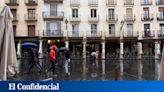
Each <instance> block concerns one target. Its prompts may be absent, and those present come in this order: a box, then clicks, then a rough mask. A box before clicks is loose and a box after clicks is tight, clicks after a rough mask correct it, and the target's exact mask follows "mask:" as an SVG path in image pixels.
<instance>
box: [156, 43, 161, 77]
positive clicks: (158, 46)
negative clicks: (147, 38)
mask: <svg viewBox="0 0 164 92" xmlns="http://www.w3.org/2000/svg"><path fill="white" fill-rule="evenodd" d="M159 55H160V44H159V42H158V41H155V79H159V70H160V69H159V67H160V61H159V60H160V59H159Z"/></svg>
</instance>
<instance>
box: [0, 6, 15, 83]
mask: <svg viewBox="0 0 164 92" xmlns="http://www.w3.org/2000/svg"><path fill="white" fill-rule="evenodd" d="M12 19H13V15H12V13H11V11H10V8H9V7H8V6H5V7H4V8H3V9H2V11H1V13H0V80H6V79H7V76H14V75H15V74H16V70H17V58H16V51H15V43H14V36H13V28H12Z"/></svg>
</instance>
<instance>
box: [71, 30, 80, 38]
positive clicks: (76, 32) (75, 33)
mask: <svg viewBox="0 0 164 92" xmlns="http://www.w3.org/2000/svg"><path fill="white" fill-rule="evenodd" d="M68 37H83V32H81V31H68Z"/></svg>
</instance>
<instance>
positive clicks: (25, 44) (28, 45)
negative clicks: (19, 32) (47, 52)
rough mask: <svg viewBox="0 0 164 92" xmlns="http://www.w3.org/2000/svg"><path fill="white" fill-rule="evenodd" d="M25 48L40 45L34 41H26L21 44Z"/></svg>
mask: <svg viewBox="0 0 164 92" xmlns="http://www.w3.org/2000/svg"><path fill="white" fill-rule="evenodd" d="M21 46H22V47H23V48H38V45H37V44H35V43H32V42H26V43H23V44H22V45H21Z"/></svg>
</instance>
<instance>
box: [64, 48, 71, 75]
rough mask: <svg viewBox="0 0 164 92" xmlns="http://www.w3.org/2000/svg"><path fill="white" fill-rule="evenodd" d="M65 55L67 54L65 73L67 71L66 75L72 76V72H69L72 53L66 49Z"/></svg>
mask: <svg viewBox="0 0 164 92" xmlns="http://www.w3.org/2000/svg"><path fill="white" fill-rule="evenodd" d="M64 55H65V63H64V68H65V73H66V76H70V72H69V66H70V53H69V50H65V51H64Z"/></svg>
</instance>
